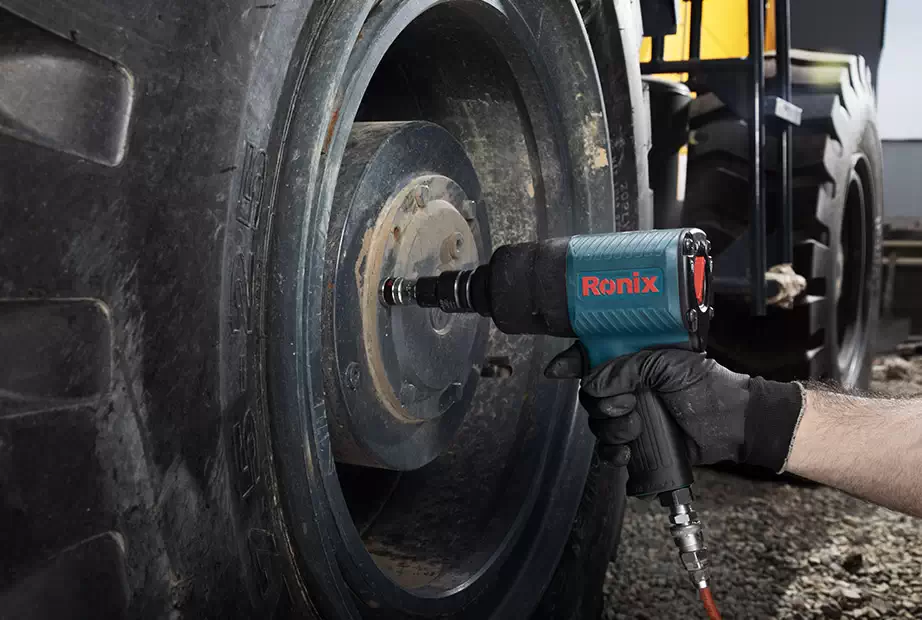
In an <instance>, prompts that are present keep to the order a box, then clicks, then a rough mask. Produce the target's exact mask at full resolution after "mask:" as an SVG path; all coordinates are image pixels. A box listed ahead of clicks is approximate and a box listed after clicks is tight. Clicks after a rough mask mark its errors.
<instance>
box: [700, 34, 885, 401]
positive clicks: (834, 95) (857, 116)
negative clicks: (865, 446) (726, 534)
mask: <svg viewBox="0 0 922 620" xmlns="http://www.w3.org/2000/svg"><path fill="white" fill-rule="evenodd" d="M766 65H767V74H768V75H769V80H768V88H769V89H771V88H772V86H773V84H772V81H773V80H772V76H773V74H774V59H773V58H769V59H767V62H766ZM792 65H793V68H792V76H793V91H794V92H793V102H794V103H795V104H796V105H798V106H800V107H801V108H803V123H802V125H801V126H800V127H797V128H795V130H794V138H793V150H794V157H793V169H794V173H793V176H794V178H793V194H794V244H795V247H794V269H795V271H796V272H797V273H799V274H801V275H803V276H804V277H806V279H807V289H806V291H805V293H804V294H802V295H801V296H800V297H799V298H798V299H797V300H796V302H795V306H794V308H793V309H790V310H785V309H781V308H769V311H768V315H767V316H765V317H755V316H751V314H750V312H749V308H748V300H746V299H740V298H724V297H719V298H718V299H717V303H715V306H716V310H717V315H715V320H714V322H713V323H712V324H711V333H710V337H709V340H710V344H709V352H710V353H711V354H712V355H713V356H714V357H715V358H716V359H718V360H720V361H721V362H723V363H724V364H726V365H728V366H729V367H731V368H733V369H735V370H738V371H741V372H747V373H751V374H758V375H762V376H766V377H771V378H775V379H780V380H790V379H819V380H827V381H832V382H836V383H839V384H841V385H843V386H845V387H848V388H852V387H859V388H863V387H866V386H867V384H868V381H869V376H870V373H869V369H870V362H871V352H872V346H871V341H872V338H873V335H874V331H875V328H876V321H877V316H878V309H879V299H880V261H881V258H880V256H881V215H882V208H883V200H882V190H883V187H882V181H883V177H882V172H881V162H882V154H881V145H880V137H879V136H878V132H877V121H876V105H875V99H874V92H873V88H872V82H871V74H870V71H869V69H868V68H867V67H866V65H865V63H864V60H863V59H862V58H861V57H860V56H846V55H840V54H820V53H815V52H803V51H797V50H795V51H793V52H792ZM690 126H691V134H690V149H689V159H688V176H687V179H688V181H687V190H686V197H685V204H684V206H683V211H682V221H683V224H684V225H694V226H700V227H701V228H703V229H704V230H705V231H706V232H707V233H708V236H709V238H710V239H711V241H712V243H713V246H714V250H715V252H721V251H722V250H724V249H725V248H727V246H728V245H729V244H730V243H731V242H732V241H733V240H735V239H737V238H739V237H740V236H741V235H744V234H746V231H747V228H748V224H749V171H748V163H747V161H748V137H747V130H746V125H745V123H744V122H743V121H741V120H738V119H737V118H735V117H733V116H732V115H731V113H730V111H729V109H728V108H727V107H725V106H724V105H723V104H722V103H721V102H720V101H719V100H718V99H717V98H716V97H715V96H714V95H713V94H709V95H705V96H702V97H699V98H698V99H697V100H696V101H695V102H694V103H693V104H692V110H691V114H690ZM777 148H778V147H777V140H776V139H775V138H769V139H768V140H767V148H766V157H767V161H768V162H769V165H770V166H774V163H775V162H776V161H777V159H776V155H775V154H776V153H777ZM766 185H767V188H768V189H767V201H766V202H767V216H768V217H767V224H768V231H769V234H772V231H773V230H774V229H775V227H776V226H777V225H778V218H779V209H778V207H777V206H776V205H777V204H778V203H777V187H778V175H777V171H776V170H775V169H774V168H770V169H769V171H768V173H767V183H766ZM770 260H771V259H770ZM718 275H719V274H718Z"/></svg>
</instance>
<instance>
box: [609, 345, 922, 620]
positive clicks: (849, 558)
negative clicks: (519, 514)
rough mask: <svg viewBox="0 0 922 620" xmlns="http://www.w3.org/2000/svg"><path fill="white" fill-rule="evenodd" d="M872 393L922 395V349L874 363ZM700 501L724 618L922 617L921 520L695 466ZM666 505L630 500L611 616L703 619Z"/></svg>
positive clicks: (612, 582) (612, 567)
mask: <svg viewBox="0 0 922 620" xmlns="http://www.w3.org/2000/svg"><path fill="white" fill-rule="evenodd" d="M872 390H873V391H874V392H877V393H881V394H887V395H893V396H911V395H916V394H922V357H920V358H916V359H913V360H904V359H902V358H898V357H893V356H891V357H886V358H881V359H878V360H877V361H876V362H875V366H874V380H873V383H872ZM695 488H696V491H697V494H698V497H699V499H698V501H697V502H696V506H697V508H698V511H699V514H700V515H701V518H702V520H703V522H704V524H705V527H706V536H707V540H708V543H709V546H710V549H711V553H712V563H713V567H714V568H713V583H714V585H713V590H714V595H715V598H716V600H717V604H718V607H719V608H720V609H721V612H722V613H723V616H724V617H725V618H728V619H729V618H758V619H771V618H805V619H806V618H913V619H920V618H922V519H914V518H911V517H907V516H905V515H901V514H898V513H895V512H892V511H890V510H886V509H884V508H880V507H877V506H874V505H871V504H868V503H866V502H863V501H861V500H858V499H855V498H853V497H850V496H848V495H846V494H844V493H841V492H839V491H836V490H834V489H830V488H826V487H821V486H816V485H812V484H800V483H797V482H794V481H791V480H780V479H775V480H753V479H749V478H744V477H740V476H737V475H733V474H729V473H724V472H718V471H714V470H709V469H702V470H699V471H698V472H697V474H696V485H695ZM665 523H666V519H665V516H664V514H663V509H662V508H661V507H660V506H659V504H658V503H655V502H654V503H648V502H642V501H639V500H630V505H629V507H628V514H627V515H626V517H625V523H624V529H623V532H622V538H621V544H620V546H619V550H618V557H617V558H616V559H615V560H614V561H613V562H612V563H611V564H609V570H608V577H607V580H606V584H605V600H606V608H605V612H604V616H603V617H604V618H606V619H614V618H636V619H640V618H646V619H650V620H660V619H663V620H665V619H670V618H703V617H705V616H704V613H703V611H702V609H701V604H700V602H699V601H698V599H697V598H696V594H695V590H694V588H693V587H692V586H691V584H690V583H689V582H688V581H687V578H686V577H685V576H684V575H683V574H682V571H681V569H680V568H679V564H678V557H677V555H676V550H675V548H674V547H673V545H672V541H671V540H670V539H669V537H668V534H667V532H666V528H665Z"/></svg>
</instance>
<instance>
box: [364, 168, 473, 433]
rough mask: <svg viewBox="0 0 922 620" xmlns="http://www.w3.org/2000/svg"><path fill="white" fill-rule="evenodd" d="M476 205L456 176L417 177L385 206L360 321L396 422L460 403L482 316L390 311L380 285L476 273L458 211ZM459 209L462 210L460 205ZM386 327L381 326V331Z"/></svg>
mask: <svg viewBox="0 0 922 620" xmlns="http://www.w3.org/2000/svg"><path fill="white" fill-rule="evenodd" d="M465 204H467V205H471V204H472V201H471V200H470V199H469V198H468V196H467V194H466V193H465V192H464V190H463V189H462V188H461V187H460V186H459V185H458V184H457V183H455V182H454V181H452V180H451V179H449V178H447V177H444V176H439V175H426V176H421V177H417V178H415V179H413V180H411V181H410V182H409V183H408V184H407V185H406V186H404V187H403V188H402V189H401V190H399V191H398V192H397V194H396V195H395V196H394V197H393V198H392V199H391V200H390V201H389V202H388V203H387V204H385V205H384V207H383V208H382V209H381V212H380V215H379V216H378V221H377V222H376V223H375V226H374V228H373V229H372V230H373V234H372V237H371V242H370V243H369V246H368V247H369V253H370V254H371V255H373V256H374V257H376V258H374V259H371V260H368V261H367V262H366V265H367V266H366V270H365V274H364V278H363V279H364V286H363V300H362V324H363V325H367V326H370V327H372V329H367V330H366V331H365V350H366V353H367V355H368V359H367V361H368V366H369V370H370V371H371V377H372V380H373V381H374V387H375V391H376V393H377V394H378V396H379V397H380V400H381V402H382V404H383V405H384V406H385V407H386V409H387V410H388V412H389V413H390V414H391V415H392V416H394V418H396V419H398V420H401V421H405V422H418V421H422V420H432V419H434V418H436V417H438V416H440V415H442V414H444V413H445V412H446V411H447V410H448V409H449V408H450V407H451V406H452V405H454V404H456V403H458V402H460V401H461V400H462V393H463V387H464V383H465V382H466V381H467V379H468V374H469V370H470V369H471V368H472V366H473V364H474V363H475V361H476V360H474V359H472V358H471V354H472V353H473V349H474V339H475V335H476V332H477V326H478V324H479V323H480V322H481V321H480V317H477V316H476V315H469V314H446V313H443V312H441V311H439V310H438V309H436V308H431V309H426V308H413V307H403V308H385V307H384V306H382V305H381V304H380V303H379V302H378V298H377V290H378V287H377V286H376V283H378V282H380V281H381V280H382V279H383V278H385V277H387V276H388V275H391V274H396V275H400V276H403V277H409V278H416V277H420V276H428V275H434V274H437V273H441V272H443V271H455V270H459V269H471V268H473V267H475V266H477V265H478V264H479V262H480V259H481V256H480V252H479V250H478V245H480V246H482V245H483V241H482V240H481V242H480V243H478V242H477V240H475V238H474V231H473V230H472V229H471V226H470V224H469V223H468V222H467V220H465V218H464V216H463V215H462V214H461V212H460V211H459V208H464V207H462V205H465ZM456 205H457V206H456ZM382 327H383V329H381V328H382Z"/></svg>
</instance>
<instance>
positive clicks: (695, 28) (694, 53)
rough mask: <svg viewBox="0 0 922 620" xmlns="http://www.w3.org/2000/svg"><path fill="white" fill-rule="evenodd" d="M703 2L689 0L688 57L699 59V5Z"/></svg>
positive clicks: (700, 0)
mask: <svg viewBox="0 0 922 620" xmlns="http://www.w3.org/2000/svg"><path fill="white" fill-rule="evenodd" d="M703 2H704V0H691V18H690V20H689V21H690V23H689V32H688V57H689V59H692V60H697V59H698V58H701V5H702V3H703Z"/></svg>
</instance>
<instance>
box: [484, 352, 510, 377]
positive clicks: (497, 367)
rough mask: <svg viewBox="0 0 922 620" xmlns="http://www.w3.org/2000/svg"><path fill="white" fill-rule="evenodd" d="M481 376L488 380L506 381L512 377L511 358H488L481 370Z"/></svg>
mask: <svg viewBox="0 0 922 620" xmlns="http://www.w3.org/2000/svg"><path fill="white" fill-rule="evenodd" d="M480 376H481V377H486V378H488V379H505V378H506V377H511V376H512V364H511V363H510V362H509V358H508V357H506V356H502V357H488V358H487V359H486V361H485V362H484V363H483V367H482V368H481V369H480Z"/></svg>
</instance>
